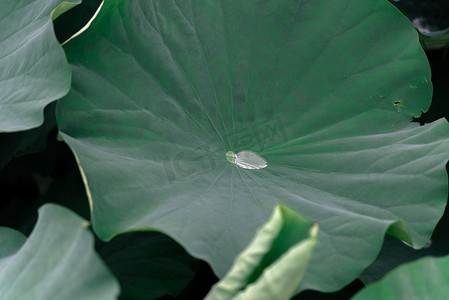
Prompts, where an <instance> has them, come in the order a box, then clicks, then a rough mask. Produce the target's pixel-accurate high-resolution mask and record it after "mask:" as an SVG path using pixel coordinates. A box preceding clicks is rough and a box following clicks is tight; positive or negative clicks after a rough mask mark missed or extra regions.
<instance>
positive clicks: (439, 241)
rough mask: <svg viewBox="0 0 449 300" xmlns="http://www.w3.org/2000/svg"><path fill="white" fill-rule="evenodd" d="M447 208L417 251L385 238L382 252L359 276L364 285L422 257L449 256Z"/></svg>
mask: <svg viewBox="0 0 449 300" xmlns="http://www.w3.org/2000/svg"><path fill="white" fill-rule="evenodd" d="M448 230H449V207H447V206H446V211H445V213H444V215H443V218H441V220H440V222H439V223H438V225H437V227H436V228H435V230H434V232H433V234H432V238H431V239H430V240H429V241H428V242H427V243H426V245H425V246H424V247H423V248H422V249H419V250H416V249H413V248H412V247H410V246H408V245H406V244H405V243H403V242H401V241H400V240H398V239H396V238H393V237H390V236H386V237H385V240H384V244H383V246H382V250H381V251H380V253H379V255H378V256H377V258H376V260H375V261H374V262H373V263H372V264H371V265H370V266H369V267H368V268H367V269H366V270H365V271H364V272H363V273H362V275H361V276H360V277H361V279H362V280H363V282H364V283H365V284H369V283H372V282H374V281H377V280H379V279H381V278H383V277H384V276H385V274H387V273H388V272H390V271H391V270H393V269H394V268H396V267H398V266H399V265H401V264H403V263H405V262H410V261H413V260H417V259H419V258H421V257H424V256H445V255H447V254H449V235H448V234H447V232H448Z"/></svg>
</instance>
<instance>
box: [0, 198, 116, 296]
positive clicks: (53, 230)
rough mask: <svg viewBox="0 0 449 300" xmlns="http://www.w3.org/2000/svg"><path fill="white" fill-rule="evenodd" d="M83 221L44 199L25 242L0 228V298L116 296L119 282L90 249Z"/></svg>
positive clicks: (16, 234)
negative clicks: (44, 203) (37, 218)
mask: <svg viewBox="0 0 449 300" xmlns="http://www.w3.org/2000/svg"><path fill="white" fill-rule="evenodd" d="M84 222H85V221H84V220H83V219H81V218H80V217H78V216H77V215H75V214H73V213H72V212H70V211H69V210H67V209H65V208H62V207H60V206H57V205H54V204H47V205H45V206H43V207H41V208H40V210H39V220H38V222H37V224H36V227H35V228H34V231H33V232H32V233H31V235H30V237H29V238H28V239H27V240H26V241H25V237H24V236H23V235H22V234H21V233H19V232H17V231H15V230H12V229H9V228H5V227H2V228H0V243H1V245H2V247H1V248H2V250H0V299H1V300H9V299H11V300H13V299H14V300H16V299H21V300H27V299H33V300H39V299H43V300H44V299H45V300H47V299H64V300H71V299H73V300H75V299H76V300H79V299H92V300H94V299H95V300H100V299H116V297H117V295H118V292H119V286H118V284H117V282H116V280H115V278H114V277H113V276H112V275H111V274H110V272H109V271H108V270H107V269H106V267H105V266H104V264H103V263H102V262H101V260H100V258H99V257H98V255H97V254H96V253H95V251H94V249H93V237H92V235H91V234H90V233H89V232H88V230H87V229H86V228H85V226H84V225H83V223H84ZM5 249H6V250H5Z"/></svg>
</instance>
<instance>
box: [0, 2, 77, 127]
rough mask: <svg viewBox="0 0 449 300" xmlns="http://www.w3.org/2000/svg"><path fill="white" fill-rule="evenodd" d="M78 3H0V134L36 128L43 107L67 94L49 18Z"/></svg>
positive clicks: (64, 66) (66, 80) (63, 68)
mask: <svg viewBox="0 0 449 300" xmlns="http://www.w3.org/2000/svg"><path fill="white" fill-rule="evenodd" d="M80 2H81V1H80V0H71V1H62V0H2V1H1V3H0V12H1V13H0V28H2V30H1V32H0V91H1V96H0V132H1V131H7V132H11V131H20V130H26V129H31V128H33V127H37V126H39V125H40V124H42V122H43V120H44V116H43V110H44V107H45V106H46V105H47V104H48V103H50V102H52V101H54V100H56V99H58V98H60V97H62V96H64V95H65V94H67V92H68V91H69V89H70V77H71V73H70V67H69V65H68V63H67V60H66V58H65V55H64V51H63V50H62V48H61V46H60V45H59V43H58V41H57V40H56V37H55V34H54V32H53V23H52V18H51V15H52V14H53V10H54V17H56V16H58V15H60V14H61V13H62V12H63V11H65V10H66V9H67V8H68V7H67V5H69V4H71V5H74V4H76V3H80ZM69 6H70V5H69Z"/></svg>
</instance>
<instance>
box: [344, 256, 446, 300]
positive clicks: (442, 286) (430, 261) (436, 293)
mask: <svg viewBox="0 0 449 300" xmlns="http://www.w3.org/2000/svg"><path fill="white" fill-rule="evenodd" d="M447 295H449V256H446V257H441V258H433V257H426V258H422V259H420V260H418V261H415V262H412V263H408V264H405V265H402V266H400V267H399V268H397V269H395V270H394V271H392V272H391V273H389V274H388V275H387V276H385V278H383V279H382V280H381V281H379V282H376V283H373V284H371V285H368V286H367V287H366V288H364V289H363V290H361V291H360V292H359V293H357V294H356V295H355V296H354V297H353V298H351V299H352V300H368V299H373V300H374V299H376V300H377V299H385V300H390V299H391V300H397V299H419V300H439V299H441V300H444V299H447Z"/></svg>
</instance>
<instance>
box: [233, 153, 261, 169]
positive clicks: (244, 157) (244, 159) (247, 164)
mask: <svg viewBox="0 0 449 300" xmlns="http://www.w3.org/2000/svg"><path fill="white" fill-rule="evenodd" d="M226 159H227V160H228V161H229V162H230V163H233V164H235V165H237V166H239V167H240V168H243V169H250V170H257V169H263V168H265V167H266V166H267V165H268V163H267V161H266V160H265V159H264V158H263V157H262V156H260V155H259V154H257V153H256V152H253V151H250V150H243V151H240V152H239V153H237V154H235V153H234V152H232V151H228V152H226Z"/></svg>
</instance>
